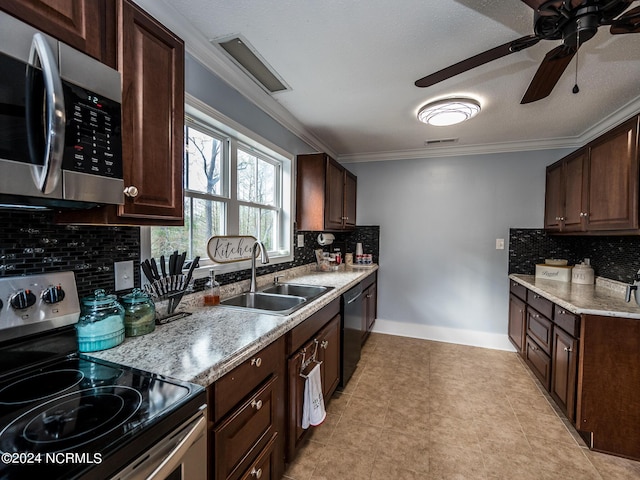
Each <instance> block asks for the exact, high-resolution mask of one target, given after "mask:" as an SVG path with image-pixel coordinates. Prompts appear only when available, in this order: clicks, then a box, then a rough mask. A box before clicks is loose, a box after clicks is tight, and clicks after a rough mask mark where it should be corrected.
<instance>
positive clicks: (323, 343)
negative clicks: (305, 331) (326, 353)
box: [320, 340, 329, 350]
mask: <svg viewBox="0 0 640 480" xmlns="http://www.w3.org/2000/svg"><path fill="white" fill-rule="evenodd" d="M328 346H329V340H323V341H322V343H320V348H324V349H325V350H326V349H327V347H328Z"/></svg>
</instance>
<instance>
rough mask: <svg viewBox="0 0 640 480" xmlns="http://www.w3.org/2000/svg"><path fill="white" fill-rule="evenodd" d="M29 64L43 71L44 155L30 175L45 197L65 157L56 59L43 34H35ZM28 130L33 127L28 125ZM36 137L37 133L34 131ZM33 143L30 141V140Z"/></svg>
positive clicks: (61, 98)
mask: <svg viewBox="0 0 640 480" xmlns="http://www.w3.org/2000/svg"><path fill="white" fill-rule="evenodd" d="M29 64H30V65H32V66H34V67H37V66H38V64H39V65H40V67H41V69H42V76H43V78H44V90H45V111H44V112H43V115H44V117H45V118H44V120H45V134H46V141H45V152H44V164H43V165H42V166H39V165H33V166H32V167H31V174H32V176H33V179H34V181H35V183H36V186H37V187H38V189H39V190H40V191H41V192H42V193H44V194H50V193H51V192H53V191H54V190H55V188H56V186H57V185H58V183H59V182H60V177H61V176H62V157H63V154H64V134H65V121H66V118H65V106H64V92H63V90H62V80H61V79H60V73H59V72H58V67H57V65H56V57H55V55H54V54H53V52H52V51H51V47H50V46H49V44H48V43H47V40H46V39H45V37H44V35H42V34H41V33H36V34H35V35H34V36H33V41H32V42H31V51H30V52H29ZM29 128H33V126H30V127H29ZM33 133H34V134H37V133H36V132H33ZM31 141H32V140H31Z"/></svg>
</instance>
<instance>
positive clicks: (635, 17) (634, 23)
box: [610, 7, 640, 35]
mask: <svg viewBox="0 0 640 480" xmlns="http://www.w3.org/2000/svg"><path fill="white" fill-rule="evenodd" d="M610 32H611V34H612V35H623V34H625V33H640V7H636V8H632V9H631V10H629V11H628V12H627V13H625V14H624V15H622V16H620V17H618V18H617V19H616V20H614V21H613V22H612V23H611V29H610Z"/></svg>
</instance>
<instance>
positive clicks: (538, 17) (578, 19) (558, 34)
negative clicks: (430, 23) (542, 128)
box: [415, 0, 640, 104]
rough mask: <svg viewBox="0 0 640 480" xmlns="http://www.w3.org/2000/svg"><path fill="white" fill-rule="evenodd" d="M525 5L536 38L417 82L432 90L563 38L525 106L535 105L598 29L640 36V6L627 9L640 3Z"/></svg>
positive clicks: (534, 0) (536, 1) (581, 0)
mask: <svg viewBox="0 0 640 480" xmlns="http://www.w3.org/2000/svg"><path fill="white" fill-rule="evenodd" d="M521 1H522V2H523V3H525V4H527V5H528V6H529V7H531V8H532V9H533V11H534V16H533V30H534V34H533V35H528V36H525V37H522V38H519V39H517V40H514V41H512V42H509V43H505V44H504V45H500V46H498V47H494V48H492V49H491V50H487V51H486V52H482V53H479V54H477V55H474V56H473V57H470V58H467V59H466V60H462V61H460V62H458V63H456V64H454V65H451V66H449V67H447V68H443V69H442V70H439V71H437V72H435V73H432V74H431V75H427V76H426V77H423V78H421V79H419V80H416V82H415V85H416V86H417V87H422V88H424V87H430V86H431V85H434V84H436V83H439V82H442V81H444V80H447V79H449V78H451V77H454V76H456V75H459V74H461V73H464V72H466V71H468V70H471V69H473V68H476V67H479V66H480V65H484V64H486V63H489V62H491V61H493V60H497V59H498V58H502V57H504V56H506V55H509V54H512V53H516V52H519V51H521V50H524V49H526V48H529V47H532V46H533V45H535V44H537V43H538V42H539V41H541V40H562V44H561V45H560V46H558V47H556V48H554V49H553V50H551V51H550V52H548V53H547V55H546V56H545V58H544V59H543V61H542V63H541V65H540V67H539V68H538V71H537V72H536V74H535V76H534V78H533V80H532V81H531V83H530V84H529V87H528V89H527V91H526V92H525V94H524V97H523V98H522V101H521V102H520V103H522V104H525V103H531V102H536V101H538V100H541V99H543V98H545V97H547V96H548V95H549V94H550V93H551V91H552V90H553V88H554V87H555V85H556V84H557V83H558V81H559V80H560V77H561V76H562V74H563V73H564V71H565V69H566V68H567V66H568V65H569V63H570V62H571V59H572V58H573V57H574V56H575V55H576V53H577V51H578V49H579V48H580V46H581V45H583V44H584V43H585V42H587V41H588V40H590V39H591V38H593V36H594V35H595V34H596V33H597V31H598V28H599V27H601V26H608V27H609V32H610V33H611V34H612V35H624V34H628V33H640V7H635V8H633V9H630V10H628V11H627V9H628V8H629V7H630V6H631V4H632V3H633V2H634V1H635V0H521ZM625 11H626V12H625ZM577 90H579V89H578V88H577V82H576V87H574V89H573V93H577Z"/></svg>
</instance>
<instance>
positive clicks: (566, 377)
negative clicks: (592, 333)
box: [551, 327, 578, 422]
mask: <svg viewBox="0 0 640 480" xmlns="http://www.w3.org/2000/svg"><path fill="white" fill-rule="evenodd" d="M551 357H552V360H551V396H552V397H553V399H554V400H555V401H556V403H557V404H558V406H559V407H560V408H561V409H562V410H563V411H564V413H565V415H566V416H567V418H568V419H569V420H571V422H575V420H576V415H575V413H576V410H575V407H576V382H577V379H578V340H577V339H575V338H574V337H572V336H571V335H569V334H568V333H566V332H565V331H564V330H562V329H561V328H558V327H555V328H554V330H553V351H552V355H551Z"/></svg>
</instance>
